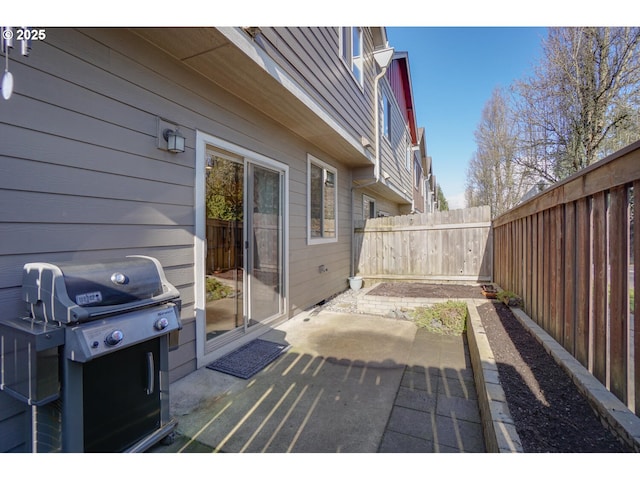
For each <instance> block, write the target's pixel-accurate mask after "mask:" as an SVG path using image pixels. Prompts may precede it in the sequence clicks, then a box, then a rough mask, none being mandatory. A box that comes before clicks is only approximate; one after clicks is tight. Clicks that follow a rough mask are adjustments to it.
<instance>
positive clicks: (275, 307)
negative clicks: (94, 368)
mask: <svg viewBox="0 0 640 480" xmlns="http://www.w3.org/2000/svg"><path fill="white" fill-rule="evenodd" d="M388 48H389V45H388V43H387V38H386V32H385V29H384V28H383V27H376V28H369V27H362V28H360V27H341V28H336V27H326V28H320V27H318V28H285V27H278V28H244V29H242V28H235V27H227V28H47V29H46V39H45V40H42V41H37V42H33V44H32V51H31V55H30V56H29V57H26V58H25V57H21V56H19V55H15V56H11V58H10V69H11V72H12V73H13V76H14V81H15V86H14V91H13V96H12V97H11V99H9V100H8V101H4V100H0V169H1V170H2V175H1V176H0V204H2V205H4V208H2V209H1V213H0V238H1V243H0V311H1V312H2V315H3V316H6V317H16V316H21V315H24V314H25V312H26V309H25V303H24V302H23V301H22V299H21V288H20V287H21V280H22V266H23V265H24V264H25V263H28V262H37V261H46V262H51V263H56V262H62V261H85V260H92V261H93V260H96V259H110V258H121V257H123V256H125V255H131V254H144V255H150V256H154V257H156V258H158V259H159V260H160V262H161V263H162V265H163V267H164V269H165V273H166V275H167V278H168V280H169V282H171V283H172V284H174V285H175V286H176V287H177V288H178V289H179V291H180V293H181V299H182V319H181V320H182V323H183V329H182V331H181V332H180V347H179V348H178V349H177V350H175V351H173V352H171V357H170V367H171V372H170V379H171V381H174V380H176V379H178V378H181V377H183V376H184V375H187V374H188V373H190V372H192V371H194V370H195V369H197V368H200V367H203V366H205V365H206V364H208V363H209V362H211V361H212V360H214V359H215V358H217V357H219V356H220V355H222V354H224V353H226V352H228V351H230V350H231V349H233V348H236V347H237V346H238V345H240V344H242V343H244V342H246V341H248V340H250V339H252V338H255V337H256V336H258V335H260V334H261V333H262V332H264V331H265V329H267V328H269V327H273V326H274V325H277V324H278V323H279V322H282V321H284V320H286V319H288V318H290V317H292V316H293V315H295V314H297V313H299V312H301V311H303V310H304V309H307V308H309V307H311V306H313V305H315V304H317V303H318V302H321V301H322V300H324V299H327V298H329V297H331V296H333V295H335V294H336V293H339V292H341V291H342V290H344V289H345V288H346V287H347V277H348V276H349V275H350V274H351V271H350V269H351V257H352V254H353V253H352V251H351V249H352V235H353V225H354V222H355V221H357V220H359V219H360V220H361V219H363V218H366V217H367V216H377V215H380V214H381V213H386V214H398V213H409V212H410V211H411V210H412V203H413V202H414V197H413V187H412V185H413V181H414V176H413V175H414V172H413V168H414V166H417V165H418V164H420V165H421V166H422V167H423V171H424V172H426V171H427V169H425V164H424V158H423V157H421V158H420V159H419V162H417V161H415V160H414V154H417V153H418V152H419V151H421V150H420V148H419V146H418V140H419V139H418V138H417V130H416V127H415V118H413V117H411V118H408V117H407V116H406V115H407V113H408V112H409V110H408V108H409V105H412V104H410V103H405V104H402V105H400V102H401V101H402V100H403V98H404V100H407V99H408V97H406V95H407V94H410V89H409V90H406V87H407V86H409V87H410V77H409V70H408V63H406V62H407V61H408V59H407V58H406V57H399V58H396V59H395V60H394V62H393V63H392V67H391V69H390V71H389V75H388V76H385V69H384V67H383V68H381V67H380V66H379V64H378V63H377V61H381V62H383V63H384V61H385V58H384V57H385V56H387V55H389V53H390V50H389V49H388ZM396 69H397V71H396ZM392 74H393V76H392ZM392 78H393V79H396V80H398V79H399V80H401V81H402V82H404V83H402V84H401V85H402V86H403V87H402V88H403V89H405V90H402V89H401V93H403V94H404V95H405V96H404V97H402V95H400V96H398V94H399V93H398V91H397V90H394V85H395V84H394V82H393V80H392V81H391V84H390V79H392ZM407 81H408V82H409V83H406V82H407ZM376 97H377V98H376ZM399 99H400V100H399ZM410 100H411V101H412V99H410ZM412 108H413V107H412V106H411V109H412ZM166 129H171V130H178V131H179V132H180V133H181V134H182V135H183V136H184V137H185V143H186V148H185V151H184V152H182V153H171V152H169V151H168V150H167V143H166V141H165V140H164V138H163V131H164V130H166ZM422 141H423V138H422ZM416 147H418V148H416ZM429 168H430V167H429ZM220 178H225V179H228V181H224V182H217V180H219V179H220ZM427 193H428V192H425V194H427ZM367 202H368V203H367ZM9 205H11V208H8V206H9ZM249 240H251V241H249ZM218 254H220V255H219V257H220V259H219V258H218ZM225 254H226V255H225ZM223 258H227V263H225V264H223V263H222V262H223V260H222V259H223ZM218 284H224V285H225V286H226V288H228V289H230V290H231V291H233V294H232V295H229V296H227V297H225V298H221V299H213V298H214V297H213V296H211V295H210V294H212V289H210V286H211V285H218ZM247 291H251V292H252V294H251V295H244V293H245V292H247ZM32 414H33V411H32V410H31V408H30V407H26V405H23V404H22V403H20V402H18V401H16V400H14V399H12V398H10V397H9V396H8V395H6V394H5V393H4V392H0V451H24V450H28V447H27V445H29V442H30V441H31V439H30V438H29V436H30V429H29V428H28V426H29V425H30V422H31V415H32Z"/></svg>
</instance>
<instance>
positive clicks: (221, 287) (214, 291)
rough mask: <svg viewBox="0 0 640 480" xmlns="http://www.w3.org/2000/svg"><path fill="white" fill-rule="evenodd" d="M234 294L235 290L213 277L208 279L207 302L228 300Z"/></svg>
mask: <svg viewBox="0 0 640 480" xmlns="http://www.w3.org/2000/svg"><path fill="white" fill-rule="evenodd" d="M232 293H233V288H231V287H230V286H229V285H225V284H224V283H222V282H220V281H219V280H217V279H215V278H213V277H207V301H212V300H219V299H221V298H226V297H228V296H229V295H231V294H232Z"/></svg>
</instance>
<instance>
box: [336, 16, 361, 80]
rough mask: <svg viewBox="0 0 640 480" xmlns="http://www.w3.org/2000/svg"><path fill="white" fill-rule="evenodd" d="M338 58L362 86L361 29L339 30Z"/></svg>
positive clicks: (347, 28) (342, 28)
mask: <svg viewBox="0 0 640 480" xmlns="http://www.w3.org/2000/svg"><path fill="white" fill-rule="evenodd" d="M340 58H342V60H343V61H344V63H345V64H346V65H347V67H349V69H350V70H351V73H352V74H353V77H354V78H355V79H356V81H357V82H358V85H360V86H362V68H363V62H362V59H363V55H362V28H361V27H341V28H340Z"/></svg>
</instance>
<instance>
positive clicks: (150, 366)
mask: <svg viewBox="0 0 640 480" xmlns="http://www.w3.org/2000/svg"><path fill="white" fill-rule="evenodd" d="M155 372H156V367H155V363H154V361H153V352H147V388H146V390H145V391H146V392H147V395H151V394H152V393H153V391H154V390H155V382H154V378H155Z"/></svg>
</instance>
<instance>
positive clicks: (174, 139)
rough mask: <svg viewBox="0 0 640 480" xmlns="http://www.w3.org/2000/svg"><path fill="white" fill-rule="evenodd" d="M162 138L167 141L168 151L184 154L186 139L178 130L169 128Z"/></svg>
mask: <svg viewBox="0 0 640 480" xmlns="http://www.w3.org/2000/svg"><path fill="white" fill-rule="evenodd" d="M162 137H163V138H164V139H165V140H166V141H167V150H169V151H170V152H172V153H182V152H184V137H183V136H182V134H181V133H180V131H179V130H178V129H175V130H171V129H170V128H167V129H165V130H164V131H163V132H162Z"/></svg>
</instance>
